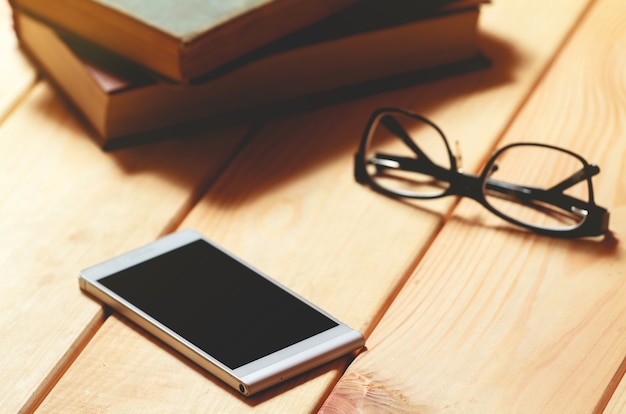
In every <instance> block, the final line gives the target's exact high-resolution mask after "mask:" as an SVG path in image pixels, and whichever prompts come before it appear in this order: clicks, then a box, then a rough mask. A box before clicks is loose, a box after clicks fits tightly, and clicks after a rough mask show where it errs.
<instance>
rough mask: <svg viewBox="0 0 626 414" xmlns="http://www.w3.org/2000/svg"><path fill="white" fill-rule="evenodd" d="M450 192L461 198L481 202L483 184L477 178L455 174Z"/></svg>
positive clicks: (471, 175)
mask: <svg viewBox="0 0 626 414" xmlns="http://www.w3.org/2000/svg"><path fill="white" fill-rule="evenodd" d="M455 181H456V182H455V183H454V184H453V188H452V189H451V190H452V192H453V193H454V194H456V195H459V196H461V197H468V198H471V199H473V200H476V201H480V200H481V198H482V197H481V194H482V187H483V183H482V180H481V178H480V177H479V176H476V175H473V174H464V173H460V172H459V173H457V176H456V180H455Z"/></svg>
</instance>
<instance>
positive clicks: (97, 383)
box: [39, 0, 587, 412]
mask: <svg viewBox="0 0 626 414" xmlns="http://www.w3.org/2000/svg"><path fill="white" fill-rule="evenodd" d="M523 4H524V5H523V6H522V3H519V2H517V4H515V3H514V2H494V4H493V5H491V6H489V7H487V8H485V10H484V18H485V19H484V21H483V23H484V27H485V31H486V35H485V39H484V40H485V48H486V49H487V50H488V51H489V53H490V55H491V56H493V58H494V65H493V67H492V68H490V69H489V70H486V71H483V72H478V73H472V74H467V75H464V76H459V77H456V78H453V79H447V80H443V81H439V82H433V83H430V84H424V85H419V86H416V87H413V88H410V89H407V90H405V91H396V92H390V93H386V94H381V95H378V96H374V97H370V98H367V99H362V100H360V101H358V102H352V103H346V104H342V105H337V106H333V107H329V108H325V109H322V110H318V111H314V112H309V113H306V114H301V115H299V116H293V117H290V118H287V119H283V120H280V121H276V122H273V123H271V124H269V125H268V126H266V127H265V128H264V129H262V130H261V131H260V133H259V134H257V136H255V137H254V139H253V140H252V141H251V142H250V143H249V144H248V145H247V146H246V147H245V148H244V150H243V151H242V153H241V154H240V155H239V156H238V158H237V159H236V160H235V161H234V162H233V163H232V164H231V165H230V167H229V168H228V169H227V170H226V171H225V173H224V174H223V175H222V176H220V179H219V180H218V182H217V183H216V185H215V186H214V187H212V189H211V191H209V193H208V194H207V195H206V196H205V197H204V198H203V199H202V200H201V201H200V202H199V203H198V205H197V206H196V208H194V210H193V211H192V213H191V214H190V216H189V217H188V218H187V219H186V220H185V221H184V222H183V225H182V226H183V227H195V228H197V229H198V230H200V231H202V232H203V233H205V234H206V235H207V236H209V237H211V238H213V239H214V240H216V241H217V242H219V243H221V244H222V245H224V246H225V247H226V248H228V249H229V250H231V251H233V252H234V253H236V254H238V255H240V256H241V257H243V258H244V259H246V260H247V261H249V262H250V263H253V264H254V265H255V266H257V267H259V268H261V269H263V270H264V271H266V272H267V273H268V274H270V275H272V276H273V277H275V278H276V279H278V280H280V281H281V282H283V283H285V284H286V285H288V286H290V287H291V288H293V289H294V290H296V291H298V292H300V293H301V294H303V295H304V296H305V297H307V298H309V299H310V300H312V301H313V302H315V303H317V304H319V305H320V306H322V307H323V308H325V309H327V310H328V311H330V312H331V313H333V314H335V315H337V316H338V317H339V318H341V319H342V320H344V321H346V322H347V323H349V324H350V325H352V326H354V327H355V328H357V329H360V330H361V331H363V332H366V333H369V331H370V330H371V327H372V326H373V325H374V324H375V323H376V322H377V319H378V318H379V316H380V314H381V313H382V311H383V310H384V309H385V308H386V306H387V301H388V300H389V298H390V297H391V296H393V295H394V294H395V290H396V289H397V287H398V286H399V285H400V284H401V283H402V282H403V279H404V278H405V277H406V276H407V275H408V273H409V272H410V270H411V269H412V268H413V266H414V263H415V262H416V260H417V259H418V258H419V256H420V254H421V252H422V251H423V250H424V249H425V248H426V247H427V246H428V244H429V242H430V239H431V238H432V237H433V234H435V233H436V231H437V230H438V227H439V226H440V224H441V220H442V217H443V216H445V215H446V212H447V211H448V209H449V208H450V206H451V204H452V203H453V202H454V200H452V199H449V200H441V201H440V202H432V203H424V204H421V205H420V206H419V207H418V208H416V207H414V206H409V205H406V204H403V203H399V202H397V201H394V200H390V199H387V198H385V197H383V196H381V195H378V194H375V193H373V192H372V191H370V190H368V189H365V188H363V187H361V186H359V185H357V184H355V183H354V181H353V178H352V158H353V153H354V151H355V150H356V146H357V144H358V141H359V138H360V135H361V133H362V128H363V127H364V125H365V122H366V119H367V117H368V116H369V113H370V112H371V111H372V110H373V109H374V108H376V107H379V106H388V105H398V106H403V107H407V108H412V109H414V110H417V111H420V112H423V113H426V114H428V115H430V116H432V117H433V119H435V120H437V121H438V122H440V123H441V125H443V127H444V129H445V130H446V132H448V134H449V136H450V137H451V139H455V138H458V139H459V140H462V144H466V145H464V148H465V149H466V150H467V151H465V153H464V155H465V163H466V166H467V167H471V168H476V167H477V166H478V164H480V162H481V161H482V159H483V158H484V156H485V154H486V153H488V152H489V150H490V148H491V147H492V145H493V143H494V142H495V141H496V140H497V139H498V137H499V136H500V134H501V133H502V131H503V130H504V128H505V127H506V126H507V125H508V124H509V122H510V120H511V119H512V117H513V116H514V115H515V113H516V111H517V110H518V108H519V106H521V104H522V103H523V102H524V100H525V98H526V96H527V94H528V93H529V91H530V90H531V89H532V87H533V85H534V84H535V82H536V81H537V79H538V78H539V76H540V75H541V73H542V71H543V70H544V68H545V66H546V64H547V62H548V61H549V60H550V59H551V57H552V55H553V54H554V53H555V51H556V50H557V49H558V47H559V45H560V44H561V42H562V41H563V39H564V37H565V36H566V35H567V33H568V31H569V30H570V28H571V27H572V25H573V24H574V23H575V21H576V20H577V19H578V17H579V15H580V14H581V13H582V12H583V11H584V9H585V6H586V4H587V2H586V1H577V2H573V1H571V0H567V1H560V2H542V1H534V2H524V3H523ZM546 20H550V21H551V24H550V25H546V24H543V22H545V21H546ZM529 27H532V28H533V30H531V31H529V30H528V28H529ZM135 330H136V328H133V329H130V328H129V327H128V326H126V325H124V324H122V323H120V322H119V321H118V320H117V319H114V318H110V319H108V320H107V321H106V322H105V324H104V327H103V329H101V330H100V331H99V332H98V333H97V334H96V335H95V337H94V338H93V340H92V341H91V342H90V343H89V345H88V346H87V347H86V349H85V350H84V352H83V354H81V356H80V357H79V358H78V359H77V360H76V362H75V364H74V365H73V366H72V367H71V368H70V369H69V370H68V372H67V373H66V374H65V375H64V376H63V378H62V379H61V380H60V382H59V383H58V384H57V387H55V389H54V390H52V392H51V394H50V395H49V397H48V398H47V399H46V400H45V401H44V402H43V404H42V405H41V407H40V410H39V411H40V412H54V411H56V410H58V409H60V408H61V407H63V408H65V409H66V410H87V411H98V410H100V409H103V408H106V409H108V410H112V411H113V410H114V411H133V410H134V409H137V408H139V407H141V408H142V409H143V411H146V412H150V411H151V412H163V411H166V412H167V411H174V410H176V411H183V412H184V411H194V410H195V411H215V412H241V411H246V410H249V409H254V410H255V411H262V412H303V411H311V410H315V409H316V408H317V407H318V406H319V405H320V404H321V402H322V401H323V397H324V396H325V395H326V394H327V393H328V392H329V391H330V388H329V387H332V385H333V384H334V383H335V381H336V379H337V377H338V375H339V374H340V372H341V369H342V368H343V367H344V366H345V365H344V362H345V361H341V362H342V364H340V365H339V366H337V365H332V366H327V367H323V368H321V369H320V370H317V371H314V372H312V373H310V374H309V375H307V376H305V377H302V378H298V379H296V380H295V381H290V382H288V383H286V384H285V385H284V386H280V387H277V388H274V389H273V390H271V391H269V392H267V393H263V394H261V395H259V396H257V397H255V398H252V399H243V398H241V397H239V396H237V395H236V394H234V393H233V392H230V391H228V390H226V389H225V388H223V387H221V386H220V385H219V383H217V382H215V381H214V380H212V379H211V377H210V376H207V375H203V374H201V373H199V372H198V370H196V369H192V368H191V367H189V368H188V367H184V366H183V365H185V364H186V363H185V362H184V361H180V360H179V358H177V357H176V355H174V354H172V353H170V352H168V351H166V350H164V349H162V347H161V346H155V344H154V343H153V342H152V341H150V340H147V339H146V337H145V336H143V335H137V334H136V333H135V332H134V331H135ZM120 340H122V341H124V345H123V346H120V345H119V342H120ZM368 352H370V351H368ZM136 359H139V360H141V363H140V364H133V365H132V370H128V369H127V367H126V365H127V364H130V363H131V362H132V361H134V360H136ZM170 371H174V372H175V374H172V377H168V375H169V374H167V372H170ZM164 373H165V374H164ZM155 381H158V382H156V383H155ZM147 383H149V385H146V384H147ZM96 395H97V397H95V396H96Z"/></svg>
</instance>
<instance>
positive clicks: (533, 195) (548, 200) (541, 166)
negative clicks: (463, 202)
mask: <svg viewBox="0 0 626 414" xmlns="http://www.w3.org/2000/svg"><path fill="white" fill-rule="evenodd" d="M584 167H585V165H584V164H583V162H582V161H581V160H579V159H578V158H576V157H574V156H573V155H571V154H569V153H567V152H564V151H560V150H558V149H555V148H549V147H541V146H533V145H520V146H513V147H509V148H507V149H505V150H504V151H503V152H501V153H500V154H499V155H498V157H497V158H496V159H495V160H494V163H493V166H492V167H491V168H490V170H489V175H488V177H487V180H486V182H485V183H483V193H484V196H485V200H486V201H487V203H488V204H489V205H491V206H492V207H493V208H494V209H495V210H497V211H499V212H500V213H502V214H504V215H505V216H508V217H511V218H513V219H515V220H517V221H519V222H522V223H525V224H527V225H530V226H534V227H545V228H554V229H557V230H566V229H567V228H572V227H576V226H578V225H579V224H580V223H581V222H582V221H583V220H584V219H585V217H586V211H585V210H584V209H582V208H578V207H576V205H575V204H577V203H574V202H572V199H570V198H568V197H563V195H565V196H570V197H573V198H575V199H577V200H580V201H583V202H588V201H589V185H588V181H587V179H586V177H585V176H584V174H580V172H581V171H582V170H583V169H584ZM577 175H578V176H579V179H575V180H569V181H568V179H569V178H570V177H575V176H577ZM498 183H506V184H512V186H511V185H509V186H508V188H510V189H511V191H510V192H508V193H507V192H505V191H502V189H501V188H502V187H503V186H499V185H498ZM562 183H563V184H562ZM560 184H561V185H560ZM498 187H500V188H498ZM522 187H523V188H524V189H523V190H521V189H522ZM535 189H537V191H534V190H535ZM542 190H543V191H542Z"/></svg>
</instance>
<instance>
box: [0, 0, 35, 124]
mask: <svg viewBox="0 0 626 414" xmlns="http://www.w3.org/2000/svg"><path fill="white" fill-rule="evenodd" d="M0 62H2V64H0V123H2V120H3V119H4V118H5V117H6V115H7V114H8V113H9V111H11V109H12V108H13V107H14V106H15V104H16V103H17V101H19V99H20V98H21V97H22V96H23V95H24V94H25V93H26V91H28V89H29V88H30V87H31V86H32V85H33V84H34V82H35V79H36V71H35V70H34V69H33V67H32V66H31V65H30V63H29V62H28V60H27V59H26V57H25V56H24V55H23V54H22V52H21V51H20V50H19V48H18V45H17V39H16V37H15V32H14V31H13V22H12V19H11V8H10V7H9V3H8V2H6V1H0Z"/></svg>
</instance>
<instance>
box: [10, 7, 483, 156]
mask: <svg viewBox="0 0 626 414" xmlns="http://www.w3.org/2000/svg"><path fill="white" fill-rule="evenodd" d="M10 2H11V4H12V6H13V16H14V22H15V28H16V32H17V35H18V38H19V40H20V44H21V45H22V47H23V48H24V49H25V50H26V51H27V53H28V54H29V55H30V56H31V57H32V59H33V61H34V62H35V63H36V64H37V65H38V66H39V67H40V68H41V70H42V72H43V73H44V74H46V75H47V76H48V77H49V78H50V79H51V80H52V82H53V83H54V84H55V85H56V86H57V87H58V89H59V90H60V91H61V92H62V93H63V94H64V95H66V96H67V97H68V98H69V100H70V101H71V102H72V103H73V104H74V105H75V106H76V107H77V109H78V110H79V111H80V113H81V114H82V115H83V116H84V117H85V119H86V120H87V121H88V122H89V123H90V124H91V125H92V126H93V128H94V129H95V131H96V132H97V135H98V136H99V139H100V143H101V144H102V145H103V146H104V147H105V148H115V147H119V146H124V145H128V144H132V143H136V142H140V141H143V140H146V139H155V138H159V137H163V136H167V135H170V134H172V133H173V131H176V130H177V129H180V128H185V127H187V128H188V127H191V128H204V127H209V128H210V127H215V126H221V125H224V124H228V123H232V122H236V121H237V120H242V119H250V118H252V117H255V116H268V115H273V114H279V113H281V112H283V111H293V110H298V109H302V108H308V107H311V106H315V105H319V104H323V103H326V102H329V101H336V100H341V99H348V98H352V97H355V96H361V95H363V94H367V93H372V92H377V91H380V90H381V89H383V88H393V87H398V86H402V85H405V84H407V83H411V82H417V81H421V80H423V79H427V78H431V77H433V76H435V77H438V76H443V75H447V74H451V73H456V72H457V71H459V70H468V69H474V68H477V67H482V66H484V65H485V63H486V59H485V58H484V57H483V56H482V55H481V53H480V51H479V48H478V44H477V43H478V42H477V33H476V32H477V24H478V17H479V11H480V5H481V4H482V3H483V2H484V0H422V1H414V0H315V1H310V0H242V1H237V2H230V1H223V2H220V1H206V0H160V1H154V0H56V1H55V2H54V4H51V3H50V2H49V0H10Z"/></svg>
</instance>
